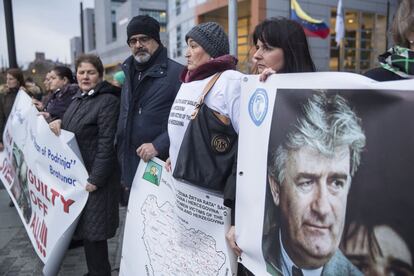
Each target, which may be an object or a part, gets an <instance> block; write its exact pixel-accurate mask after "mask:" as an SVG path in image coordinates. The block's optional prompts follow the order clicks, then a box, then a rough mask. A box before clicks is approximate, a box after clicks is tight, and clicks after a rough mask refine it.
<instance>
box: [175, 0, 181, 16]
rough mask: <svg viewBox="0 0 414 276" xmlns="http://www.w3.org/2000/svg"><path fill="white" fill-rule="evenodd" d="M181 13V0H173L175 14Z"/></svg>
mask: <svg viewBox="0 0 414 276" xmlns="http://www.w3.org/2000/svg"><path fill="white" fill-rule="evenodd" d="M180 13H181V0H175V15H179V14H180Z"/></svg>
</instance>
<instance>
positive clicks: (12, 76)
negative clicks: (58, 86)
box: [0, 68, 26, 207]
mask: <svg viewBox="0 0 414 276" xmlns="http://www.w3.org/2000/svg"><path fill="white" fill-rule="evenodd" d="M6 84H7V85H6V89H5V91H4V92H3V93H0V151H3V150H4V145H3V132H4V128H5V127H6V123H7V119H8V118H9V115H10V112H11V110H12V107H13V104H14V100H15V99H16V96H17V93H18V92H19V89H23V90H24V91H26V89H25V87H24V77H23V73H22V71H21V70H20V69H18V68H10V69H9V70H7V74H6ZM9 206H10V207H13V206H14V203H13V201H11V200H10V202H9Z"/></svg>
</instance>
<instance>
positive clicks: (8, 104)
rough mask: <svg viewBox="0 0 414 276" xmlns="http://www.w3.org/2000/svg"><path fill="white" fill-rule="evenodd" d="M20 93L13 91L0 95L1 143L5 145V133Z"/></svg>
mask: <svg viewBox="0 0 414 276" xmlns="http://www.w3.org/2000/svg"><path fill="white" fill-rule="evenodd" d="M18 92H19V91H18V89H11V90H9V91H5V92H4V93H1V94H0V135H1V136H0V143H3V131H4V128H5V127H6V123H7V119H8V118H9V115H10V112H11V110H12V107H13V104H14V100H15V99H16V96H17V93H18Z"/></svg>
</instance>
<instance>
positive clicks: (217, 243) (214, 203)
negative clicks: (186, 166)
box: [120, 159, 235, 276]
mask: <svg viewBox="0 0 414 276" xmlns="http://www.w3.org/2000/svg"><path fill="white" fill-rule="evenodd" d="M222 201H223V200H222V198H220V197H218V196H216V195H214V194H211V193H208V192H205V191H203V190H201V189H198V188H196V187H193V186H190V185H187V184H184V183H180V182H176V181H173V178H172V177H171V174H170V173H168V172H166V171H165V169H164V163H163V162H162V161H160V160H158V159H153V160H150V161H149V162H148V163H145V162H141V163H140V166H139V167H138V170H137V173H136V175H135V179H134V182H133V186H132V189H131V195H130V200H129V202H130V203H129V206H128V213H127V219H126V224H125V233H124V241H123V249H122V260H121V271H120V275H206V276H207V275H234V273H232V271H234V270H233V268H232V266H234V265H235V263H234V261H235V258H234V256H233V255H231V253H230V249H229V248H227V244H226V241H225V238H224V237H225V230H226V229H228V227H229V220H230V214H229V211H228V209H227V208H226V207H224V206H223V205H222ZM229 253H230V254H229ZM135 256H142V257H141V258H139V259H137V258H135ZM144 256H145V258H144Z"/></svg>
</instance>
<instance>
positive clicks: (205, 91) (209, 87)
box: [191, 72, 223, 120]
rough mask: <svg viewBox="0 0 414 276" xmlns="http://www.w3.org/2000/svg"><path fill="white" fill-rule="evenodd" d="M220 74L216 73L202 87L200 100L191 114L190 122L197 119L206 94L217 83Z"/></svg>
mask: <svg viewBox="0 0 414 276" xmlns="http://www.w3.org/2000/svg"><path fill="white" fill-rule="evenodd" d="M221 73H223V72H220V73H216V74H215V75H214V76H213V77H212V78H211V80H210V81H209V82H208V83H207V85H206V86H205V87H204V90H203V94H201V96H200V99H199V100H198V103H197V104H196V106H195V108H194V111H193V113H192V114H191V120H193V119H194V118H195V117H197V114H198V111H199V110H200V108H201V106H202V105H203V104H204V98H205V97H206V96H207V94H208V92H210V90H211V88H213V86H214V84H215V83H216V82H217V80H218V79H219V78H220V76H221Z"/></svg>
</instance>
